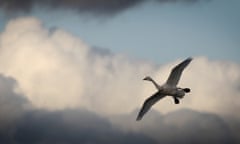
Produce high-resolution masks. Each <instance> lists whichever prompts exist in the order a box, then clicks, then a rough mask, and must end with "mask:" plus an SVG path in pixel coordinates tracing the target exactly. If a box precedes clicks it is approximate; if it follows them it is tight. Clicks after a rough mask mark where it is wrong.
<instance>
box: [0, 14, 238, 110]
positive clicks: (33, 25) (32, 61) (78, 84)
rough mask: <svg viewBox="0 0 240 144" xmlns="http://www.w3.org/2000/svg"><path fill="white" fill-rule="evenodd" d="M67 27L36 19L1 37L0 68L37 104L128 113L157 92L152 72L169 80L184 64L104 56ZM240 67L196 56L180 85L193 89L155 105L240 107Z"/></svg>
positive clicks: (17, 22) (16, 25)
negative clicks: (180, 97)
mask: <svg viewBox="0 0 240 144" xmlns="http://www.w3.org/2000/svg"><path fill="white" fill-rule="evenodd" d="M104 53H105V52H99V50H94V49H92V48H91V47H89V46H88V45H87V44H85V43H84V42H83V41H82V40H81V39H80V38H78V37H76V36H74V35H71V34H70V33H68V32H65V31H64V30H61V29H56V30H55V31H50V30H48V29H47V28H45V27H44V26H43V25H42V23H41V22H40V21H39V20H38V19H36V18H32V17H30V18H18V19H15V20H12V21H10V22H9V23H8V24H7V26H6V28H5V31H4V32H2V33H1V35H0V72H1V73H3V74H5V75H8V76H11V77H13V78H15V79H16V80H17V81H18V82H19V87H20V89H21V90H22V92H23V93H24V94H25V95H26V96H27V98H28V99H29V100H30V101H31V102H32V104H33V105H35V106H36V107H39V108H46V109H50V110H56V109H64V108H79V107H84V108H87V109H89V110H93V111H95V112H97V113H100V112H104V113H128V112H130V111H132V110H134V109H136V108H137V107H141V105H142V103H143V101H144V100H145V98H147V97H148V96H150V95H151V94H152V93H154V91H155V89H154V87H153V86H152V84H149V83H147V82H143V81H142V78H143V77H144V76H145V75H151V76H152V77H153V78H156V80H159V82H160V83H161V82H164V81H165V80H166V78H167V76H168V74H169V72H170V70H171V68H172V67H173V66H174V65H175V64H177V63H178V62H180V59H179V60H178V61H176V62H173V63H170V64H167V65H163V66H160V67H157V66H153V65H152V64H150V63H147V62H142V61H133V60H130V59H129V58H127V57H126V56H122V55H114V54H108V53H107V52H106V54H104ZM239 83H240V66H239V64H235V63H233V62H223V61H210V60H208V59H207V58H205V57H197V58H194V60H193V62H192V63H191V64H190V65H189V67H188V68H187V69H186V70H185V71H184V73H183V76H182V79H181V81H180V86H183V87H190V88H191V89H192V92H191V94H188V95H187V96H186V97H185V98H184V99H183V100H182V101H181V104H180V105H174V104H173V100H172V99H171V98H166V99H165V100H163V101H161V102H159V103H157V104H156V105H155V106H154V108H155V109H157V110H159V111H161V112H167V111H171V110H176V109H180V108H186V107H187V108H190V109H196V110H199V111H208V112H214V113H220V114H232V112H231V111H232V110H236V109H238V110H240V104H239V99H240V92H239V91H240V90H239Z"/></svg>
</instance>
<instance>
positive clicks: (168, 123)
mask: <svg viewBox="0 0 240 144" xmlns="http://www.w3.org/2000/svg"><path fill="white" fill-rule="evenodd" d="M136 113H137V112H133V113H131V114H128V115H120V116H116V117H114V118H112V123H114V125H118V127H120V128H121V129H122V130H124V131H127V132H141V133H142V134H144V135H146V136H149V137H150V138H153V139H154V140H156V141H157V142H158V143H167V144H175V143H178V144H185V143H197V144H198V143H199V144H200V143H212V144H218V143H221V144H227V143H232V144H234V143H238V142H239V140H238V136H237V135H235V134H237V133H238V131H239V129H238V130H236V129H233V128H232V127H231V125H232V124H233V125H235V126H237V125H238V124H239V123H236V122H233V121H232V122H226V121H225V119H224V118H222V117H220V116H219V115H215V114H212V113H205V112H204V113H202V112H198V111H195V110H190V109H181V110H177V111H174V112H170V113H167V114H160V113H159V112H157V111H154V110H153V111H150V113H148V117H147V118H145V119H143V120H142V121H140V122H136V121H134V118H135V115H136Z"/></svg>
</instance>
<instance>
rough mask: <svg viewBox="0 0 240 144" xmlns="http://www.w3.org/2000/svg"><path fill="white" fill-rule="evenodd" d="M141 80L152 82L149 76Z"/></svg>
mask: <svg viewBox="0 0 240 144" xmlns="http://www.w3.org/2000/svg"><path fill="white" fill-rule="evenodd" d="M143 80H147V81H152V78H151V77H150V76H146V77H145V78H144V79H143Z"/></svg>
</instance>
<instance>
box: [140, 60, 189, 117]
mask: <svg viewBox="0 0 240 144" xmlns="http://www.w3.org/2000/svg"><path fill="white" fill-rule="evenodd" d="M191 61H192V58H191V57H190V58H187V59H186V60H184V61H183V62H181V63H180V64H178V65H177V66H175V67H174V68H173V69H172V71H171V73H170V75H169V77H168V79H167V81H166V83H165V84H163V85H162V86H160V85H158V84H157V83H156V82H155V81H154V80H153V79H152V78H151V77H149V76H147V77H145V78H144V79H143V80H148V81H151V82H152V83H153V84H154V86H155V87H156V88H157V90H158V91H157V92H156V93H155V94H153V95H152V96H151V97H149V98H147V99H146V100H145V102H144V104H143V106H142V108H141V110H140V112H139V114H138V116H137V119H136V120H141V119H142V117H143V115H144V114H145V113H146V112H148V111H149V110H150V108H151V107H152V105H154V104H155V103H156V102H157V101H158V100H160V99H162V98H164V97H166V96H172V97H173V99H174V102H175V104H179V98H183V97H184V95H185V93H188V92H190V89H189V88H180V87H177V84H178V82H179V80H180V77H181V74H182V72H183V70H184V69H185V68H186V66H187V65H188V64H189V63H190V62H191Z"/></svg>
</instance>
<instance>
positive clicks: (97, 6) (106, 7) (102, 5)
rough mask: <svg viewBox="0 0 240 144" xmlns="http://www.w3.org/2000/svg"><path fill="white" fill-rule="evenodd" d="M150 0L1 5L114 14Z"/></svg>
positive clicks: (29, 0)
mask: <svg viewBox="0 0 240 144" xmlns="http://www.w3.org/2000/svg"><path fill="white" fill-rule="evenodd" d="M152 1H154V2H159V3H168V2H184V3H194V2H197V1H203V0H152ZM143 2H149V0H41V1H38V0H0V6H1V7H2V9H4V10H6V11H7V12H19V11H21V12H29V11H31V9H32V8H33V7H34V6H40V7H44V8H49V9H56V8H62V9H69V10H74V11H78V12H81V13H90V14H94V15H114V14H116V13H118V12H121V11H123V10H125V9H128V8H131V7H134V6H136V5H140V4H141V3H143Z"/></svg>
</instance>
